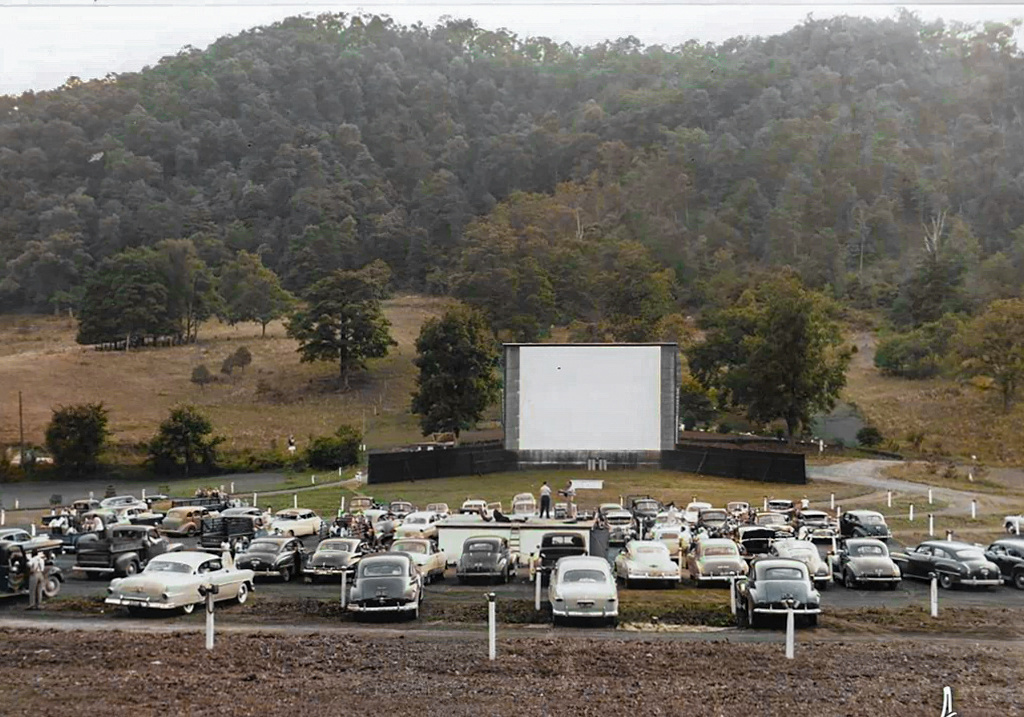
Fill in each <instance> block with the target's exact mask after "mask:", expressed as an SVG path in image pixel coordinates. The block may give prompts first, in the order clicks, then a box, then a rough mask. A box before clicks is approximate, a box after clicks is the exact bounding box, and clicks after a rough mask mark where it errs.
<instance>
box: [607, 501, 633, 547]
mask: <svg viewBox="0 0 1024 717" xmlns="http://www.w3.org/2000/svg"><path fill="white" fill-rule="evenodd" d="M604 519H605V522H606V523H607V524H608V543H609V545H625V544H626V543H628V542H629V541H630V540H632V539H633V538H635V537H636V536H637V529H636V522H635V521H634V520H633V514H632V513H630V512H629V511H628V510H626V509H624V508H609V509H608V510H607V511H605V514H604Z"/></svg>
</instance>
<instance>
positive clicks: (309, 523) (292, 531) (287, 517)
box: [270, 508, 324, 538]
mask: <svg viewBox="0 0 1024 717" xmlns="http://www.w3.org/2000/svg"><path fill="white" fill-rule="evenodd" d="M323 525H324V521H323V520H322V519H321V518H320V516H319V515H317V514H316V513H314V512H313V511H311V510H310V509H309V508H286V509H285V510H279V511H277V512H276V513H275V514H274V520H273V521H271V523H270V532H271V533H281V534H282V535H290V536H294V537H297V538H298V537H302V536H303V535H319V534H320V531H321V530H322V529H323Z"/></svg>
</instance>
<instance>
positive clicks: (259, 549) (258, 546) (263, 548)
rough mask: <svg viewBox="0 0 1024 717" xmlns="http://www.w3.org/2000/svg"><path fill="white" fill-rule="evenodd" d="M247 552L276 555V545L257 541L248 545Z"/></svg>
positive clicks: (265, 541) (266, 541)
mask: <svg viewBox="0 0 1024 717" xmlns="http://www.w3.org/2000/svg"><path fill="white" fill-rule="evenodd" d="M247 552H250V553H276V552H277V543H271V542H270V541H268V540H257V541H255V542H252V543H249V550H248V551H247Z"/></svg>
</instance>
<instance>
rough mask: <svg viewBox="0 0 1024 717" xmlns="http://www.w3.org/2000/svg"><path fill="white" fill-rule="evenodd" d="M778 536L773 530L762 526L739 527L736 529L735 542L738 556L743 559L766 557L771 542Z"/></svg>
mask: <svg viewBox="0 0 1024 717" xmlns="http://www.w3.org/2000/svg"><path fill="white" fill-rule="evenodd" d="M781 535H783V534H780V533H779V532H777V531H776V530H775V528H771V527H767V526H762V525H741V526H739V527H738V528H736V537H735V540H736V542H737V543H738V544H739V546H740V554H741V555H743V556H744V557H748V558H749V557H754V556H757V555H767V554H768V551H769V550H770V549H771V547H772V541H774V540H775V539H776V538H777V537H780V536H781Z"/></svg>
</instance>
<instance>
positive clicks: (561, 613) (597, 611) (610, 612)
mask: <svg viewBox="0 0 1024 717" xmlns="http://www.w3.org/2000/svg"><path fill="white" fill-rule="evenodd" d="M551 614H552V615H555V616H557V617H591V618H608V617H618V616H619V608H618V605H616V606H615V607H611V608H608V607H605V608H599V607H580V606H578V605H573V606H569V607H556V606H554V605H552V606H551Z"/></svg>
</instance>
